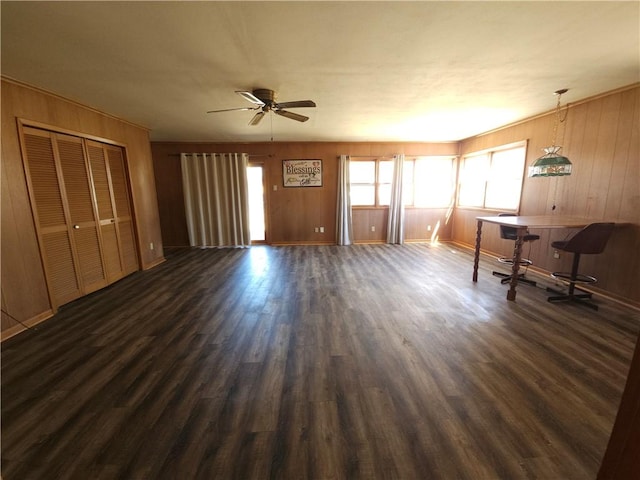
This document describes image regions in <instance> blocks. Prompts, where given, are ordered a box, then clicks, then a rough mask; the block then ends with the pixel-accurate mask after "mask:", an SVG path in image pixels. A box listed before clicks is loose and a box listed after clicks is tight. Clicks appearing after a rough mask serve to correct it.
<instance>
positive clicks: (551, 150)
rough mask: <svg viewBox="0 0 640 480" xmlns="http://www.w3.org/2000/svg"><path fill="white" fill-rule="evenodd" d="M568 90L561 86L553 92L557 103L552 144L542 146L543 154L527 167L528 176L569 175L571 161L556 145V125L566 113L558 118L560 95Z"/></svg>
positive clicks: (562, 120) (563, 119)
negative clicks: (561, 153)
mask: <svg viewBox="0 0 640 480" xmlns="http://www.w3.org/2000/svg"><path fill="white" fill-rule="evenodd" d="M568 91H569V90H568V89H566V88H563V89H561V90H557V91H555V92H554V95H557V96H558V103H557V104H556V118H555V122H554V124H553V138H552V144H551V146H550V147H545V148H543V149H542V150H543V151H544V155H542V156H541V157H540V158H538V159H537V160H536V161H535V162H533V165H531V166H530V167H529V176H530V177H561V176H563V175H571V162H570V161H569V159H568V158H567V157H565V156H562V155H560V149H561V148H562V147H561V146H559V145H556V135H557V133H558V125H559V124H560V123H562V122H564V121H565V120H566V118H567V116H566V114H565V116H564V118H562V119H561V118H560V97H562V95H563V94H564V93H567V92H568Z"/></svg>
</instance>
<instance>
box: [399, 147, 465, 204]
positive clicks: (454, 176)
mask: <svg viewBox="0 0 640 480" xmlns="http://www.w3.org/2000/svg"><path fill="white" fill-rule="evenodd" d="M419 160H423V161H429V160H449V161H450V162H451V180H452V185H451V190H452V191H451V196H450V200H449V203H448V205H446V206H445V205H439V206H425V205H416V175H415V172H416V162H417V161H419ZM458 162H459V157H458V156H457V155H415V156H411V157H409V158H405V168H406V163H412V164H413V166H412V175H411V181H412V185H411V203H409V202H407V201H406V197H405V198H403V202H404V206H405V208H420V209H443V208H451V207H452V206H453V205H454V204H455V203H456V200H457V186H458ZM404 180H405V179H404V178H403V181H404ZM403 188H406V184H405V185H404V187H403ZM403 196H404V194H403Z"/></svg>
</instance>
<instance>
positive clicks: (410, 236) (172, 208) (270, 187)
mask: <svg viewBox="0 0 640 480" xmlns="http://www.w3.org/2000/svg"><path fill="white" fill-rule="evenodd" d="M457 149H458V144H457V143H340V142H326V143H325V142H271V143H251V144H242V143H223V144H212V143H204V144H203V143H172V142H157V143H156V142H154V143H152V144H151V150H152V152H153V162H154V172H155V175H156V185H157V188H158V205H159V209H160V223H161V225H162V236H163V239H164V243H165V245H168V246H184V245H188V244H189V239H188V236H187V226H186V221H185V216H184V201H183V197H182V177H181V173H180V157H179V155H178V154H179V153H180V152H185V153H187V152H196V153H197V152H218V153H226V152H237V153H239V152H245V153H248V154H249V155H250V159H252V160H256V161H261V162H264V167H265V172H266V173H265V176H266V179H267V181H266V183H267V189H266V197H267V198H266V201H267V205H268V208H267V210H268V218H267V222H268V225H269V236H268V238H267V241H268V242H269V243H271V244H334V243H335V241H336V229H335V227H336V226H335V224H336V195H337V192H336V186H337V182H338V180H337V179H338V175H337V174H338V157H339V156H340V155H341V154H347V155H354V156H372V157H382V156H393V155H394V154H399V153H404V154H405V155H407V156H411V155H414V156H417V155H456V154H457ZM296 158H299V159H311V158H314V159H316V158H317V159H321V160H322V169H323V180H322V187H313V188H283V186H282V160H286V159H296ZM449 216H450V212H448V211H446V210H443V209H428V210H427V209H412V211H411V212H409V211H407V214H406V224H407V225H406V239H407V241H411V240H425V239H429V238H431V234H432V232H433V228H435V226H436V225H439V226H440V231H439V238H440V239H442V240H446V239H449V238H450V233H451V227H450V218H449ZM386 219H387V211H386V210H384V209H383V210H380V209H378V210H371V209H354V211H353V223H354V233H355V235H356V238H357V239H358V240H360V241H365V242H384V241H385V240H386V225H387V220H386ZM371 226H375V232H371ZM428 226H431V228H432V230H428V229H427V227H428ZM315 227H324V233H315Z"/></svg>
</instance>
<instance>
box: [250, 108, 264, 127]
mask: <svg viewBox="0 0 640 480" xmlns="http://www.w3.org/2000/svg"><path fill="white" fill-rule="evenodd" d="M264 116H265V112H263V111H259V112H258V113H256V114H255V115H254V116H253V118H252V119H251V121H250V122H249V125H257V124H259V123H260V120H262V117H264Z"/></svg>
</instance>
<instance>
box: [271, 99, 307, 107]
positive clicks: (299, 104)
mask: <svg viewBox="0 0 640 480" xmlns="http://www.w3.org/2000/svg"><path fill="white" fill-rule="evenodd" d="M315 106H316V103H315V102H314V101H312V100H298V101H295V102H282V103H276V107H277V108H302V107H315Z"/></svg>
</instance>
